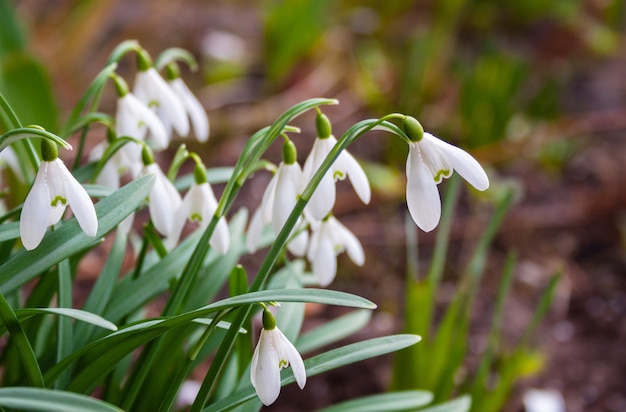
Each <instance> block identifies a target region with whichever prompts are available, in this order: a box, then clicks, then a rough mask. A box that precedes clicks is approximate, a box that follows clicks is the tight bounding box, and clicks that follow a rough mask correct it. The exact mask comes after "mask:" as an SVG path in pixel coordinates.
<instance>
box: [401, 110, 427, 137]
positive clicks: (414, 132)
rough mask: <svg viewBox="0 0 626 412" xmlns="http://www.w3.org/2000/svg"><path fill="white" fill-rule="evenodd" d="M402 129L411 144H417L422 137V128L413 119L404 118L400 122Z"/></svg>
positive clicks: (409, 117)
mask: <svg viewBox="0 0 626 412" xmlns="http://www.w3.org/2000/svg"><path fill="white" fill-rule="evenodd" d="M402 129H403V130H404V132H405V133H406V134H407V136H409V139H411V141H412V142H419V141H420V140H422V138H423V137H424V128H423V127H422V125H421V124H420V122H418V121H417V119H416V118H415V117H411V116H407V117H405V118H404V120H403V121H402Z"/></svg>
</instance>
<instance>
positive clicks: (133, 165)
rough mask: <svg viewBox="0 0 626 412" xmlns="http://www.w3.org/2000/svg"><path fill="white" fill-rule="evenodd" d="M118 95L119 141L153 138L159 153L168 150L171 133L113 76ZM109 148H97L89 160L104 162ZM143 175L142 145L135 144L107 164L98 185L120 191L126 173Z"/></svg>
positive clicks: (151, 141) (123, 148)
mask: <svg viewBox="0 0 626 412" xmlns="http://www.w3.org/2000/svg"><path fill="white" fill-rule="evenodd" d="M112 78H113V80H114V82H115V87H116V91H117V95H118V98H117V111H116V113H115V135H116V136H117V137H118V138H119V137H131V138H133V139H136V140H145V139H146V136H147V135H149V137H150V139H149V141H148V143H150V144H151V145H152V146H153V147H154V148H155V149H158V150H163V149H165V148H166V147H167V144H168V140H167V133H166V131H165V127H164V126H163V123H161V121H160V120H159V118H158V117H157V116H156V114H154V112H153V111H152V110H150V109H149V108H148V106H146V105H145V104H144V103H142V102H141V101H140V100H139V99H138V98H137V97H136V96H134V95H133V94H132V93H130V92H129V91H128V85H127V84H126V82H125V81H124V79H122V78H121V77H119V76H117V75H113V76H112ZM105 147H106V144H105V143H102V144H99V145H97V146H96V147H94V149H93V150H92V151H91V153H90V157H89V159H90V160H92V161H97V160H100V158H101V157H102V155H103V154H104V152H105ZM140 171H141V145H139V144H137V143H135V142H127V143H126V144H125V145H123V146H122V147H121V148H119V149H118V150H117V151H116V152H115V153H114V154H113V156H112V157H111V158H110V159H109V160H108V161H107V163H106V165H105V166H104V168H103V170H102V171H101V173H100V175H98V177H97V178H96V183H98V184H102V185H105V186H108V187H113V188H118V187H119V186H120V182H119V178H120V176H122V175H123V174H124V173H126V172H130V175H131V176H132V177H133V178H136V177H137V176H138V175H139V172H140Z"/></svg>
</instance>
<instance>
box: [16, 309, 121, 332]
mask: <svg viewBox="0 0 626 412" xmlns="http://www.w3.org/2000/svg"><path fill="white" fill-rule="evenodd" d="M48 314H51V315H59V316H65V317H68V318H72V319H76V320H80V321H83V322H87V323H90V324H92V325H95V326H98V327H101V328H104V329H108V330H113V331H115V330H117V326H115V324H113V323H112V322H109V321H108V320H106V319H104V318H102V317H100V316H98V315H96V314H93V313H90V312H85V311H83V310H80V309H71V308H25V309H17V310H16V311H15V315H16V316H17V318H18V319H19V320H20V321H23V320H26V319H28V318H31V317H33V316H36V315H48Z"/></svg>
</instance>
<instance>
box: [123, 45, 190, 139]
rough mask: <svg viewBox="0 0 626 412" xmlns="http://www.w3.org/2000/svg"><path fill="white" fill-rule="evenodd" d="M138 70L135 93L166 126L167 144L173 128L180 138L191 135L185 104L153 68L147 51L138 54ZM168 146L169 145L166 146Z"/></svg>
mask: <svg viewBox="0 0 626 412" xmlns="http://www.w3.org/2000/svg"><path fill="white" fill-rule="evenodd" d="M137 61H138V66H139V67H138V68H139V71H138V72H137V77H136V78H135V86H134V87H133V93H134V94H135V96H137V98H138V99H139V100H141V101H142V102H143V103H144V104H146V105H147V106H148V107H150V108H153V109H154V110H155V111H156V114H157V117H158V118H159V119H160V120H161V122H162V123H163V125H164V126H165V131H166V133H167V143H168V144H169V140H170V139H171V135H172V128H173V129H174V130H176V133H178V134H179V135H180V136H187V135H188V134H189V120H187V113H186V112H185V108H184V106H183V103H181V101H180V99H179V98H178V96H176V94H175V93H174V91H173V90H172V88H171V87H170V86H169V85H168V84H167V82H166V81H165V80H164V79H163V77H161V75H160V74H159V72H157V71H156V69H155V68H154V67H152V62H151V61H150V57H149V56H148V55H147V53H146V52H145V51H141V52H139V53H138V54H137ZM166 146H167V144H166Z"/></svg>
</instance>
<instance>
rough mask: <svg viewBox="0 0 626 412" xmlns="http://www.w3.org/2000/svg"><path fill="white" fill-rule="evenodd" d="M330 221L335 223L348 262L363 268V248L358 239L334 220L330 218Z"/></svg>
mask: <svg viewBox="0 0 626 412" xmlns="http://www.w3.org/2000/svg"><path fill="white" fill-rule="evenodd" d="M331 219H333V220H334V221H335V222H336V225H337V226H336V230H337V231H338V232H339V233H340V236H341V243H342V244H343V245H344V247H345V249H346V253H347V254H348V256H349V257H350V260H352V262H354V263H355V264H356V265H359V266H363V264H364V263H365V253H364V252H363V246H362V245H361V242H359V239H358V238H357V237H356V236H355V235H354V233H352V232H351V231H350V230H348V228H347V227H345V226H344V225H343V224H342V223H341V222H339V221H338V220H337V219H336V218H334V217H331Z"/></svg>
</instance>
